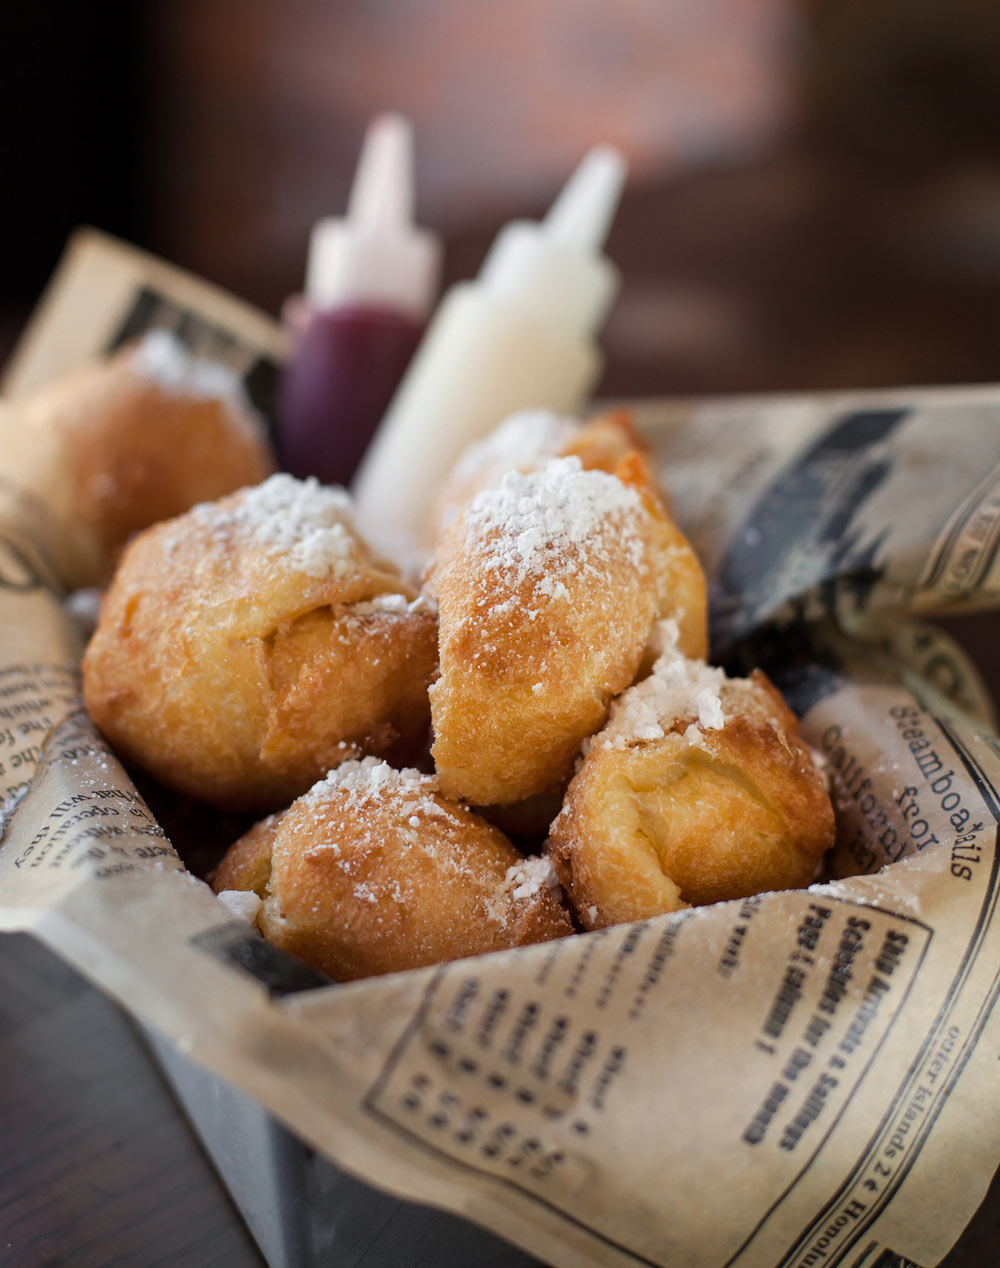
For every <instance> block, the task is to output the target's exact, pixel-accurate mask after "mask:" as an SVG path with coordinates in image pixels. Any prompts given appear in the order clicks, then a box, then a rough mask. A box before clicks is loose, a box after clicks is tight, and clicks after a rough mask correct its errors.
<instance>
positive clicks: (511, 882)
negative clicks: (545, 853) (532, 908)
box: [503, 858, 562, 900]
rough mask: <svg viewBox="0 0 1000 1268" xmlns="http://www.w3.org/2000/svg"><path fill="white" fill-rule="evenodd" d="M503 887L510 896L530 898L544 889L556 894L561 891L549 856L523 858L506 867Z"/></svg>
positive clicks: (523, 898)
mask: <svg viewBox="0 0 1000 1268" xmlns="http://www.w3.org/2000/svg"><path fill="white" fill-rule="evenodd" d="M503 888H504V889H505V890H508V891H509V892H510V896H511V898H516V899H521V900H530V899H533V898H537V897H538V896H539V894H542V893H544V891H545V890H546V889H548V890H549V891H551V893H552V894H554V895H556V896H558V895H560V894H561V893H562V888H561V886H560V884H559V878H558V877H557V876H556V870H555V868H554V867H553V866H552V860H551V859H549V858H525V859H522V860H521V862H520V863H514V864H513V865H512V866H511V867H508V868H507V874H506V876H505V877H504V882H503Z"/></svg>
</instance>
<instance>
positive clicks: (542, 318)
mask: <svg viewBox="0 0 1000 1268" xmlns="http://www.w3.org/2000/svg"><path fill="white" fill-rule="evenodd" d="M624 180H625V160H624V158H623V156H622V155H621V153H620V152H619V151H618V150H616V149H613V148H611V147H610V146H597V147H595V148H594V149H592V150H590V151H589V153H588V154H586V155H585V157H584V159H583V161H582V162H581V163H580V165H579V167H578V168H577V169H576V171H575V172H574V173H573V175H572V176H571V177H570V179H569V181H568V183H567V184H566V186H565V187H564V189H563V190H562V192H561V193H560V195H559V197H558V198H557V199H556V201H555V203H553V205H552V207H551V208H550V210H549V213H548V215H547V216H546V218H545V219H544V220H543V221H542V222H541V223H535V222H533V221H527V220H514V221H511V223H510V224H508V225H506V226H505V227H504V228H503V229H502V230H501V232H500V233H499V235H498V236H497V238H496V241H495V242H494V243H493V246H492V247H491V248H490V251H489V253H488V254H487V256H486V259H485V260H484V261H483V265H482V268H481V269H480V271H479V276H478V277H477V278H475V279H474V280H473V281H469V282H459V283H458V284H457V285H455V286H453V287H452V288H451V290H450V291H449V292H448V294H447V295H446V296H445V298H444V300H443V301H442V303H441V306H440V308H439V309H438V311H437V313H436V315H435V316H434V318H433V320H432V322H431V325H430V328H429V329H428V331H427V334H426V335H425V336H424V339H423V342H422V343H421V344H420V347H419V348H418V350H417V354H416V356H415V357H414V359H413V362H412V363H411V365H410V368H409V371H408V372H407V374H406V376H405V377H404V379H403V381H402V383H401V384H400V386H399V389H398V391H397V392H396V395H395V396H394V397H393V400H392V403H391V405H390V406H389V410H388V412H387V413H386V415H385V418H384V419H383V420H382V423H381V426H380V427H379V429H378V431H377V433H376V435H375V439H374V441H373V442H372V445H371V447H370V448H369V450H368V452H367V454H366V455H365V458H364V460H363V462H362V464H361V467H360V469H359V471H358V474H357V476H356V478H355V481H354V485H353V492H354V495H355V498H356V500H357V510H358V522H359V526H360V527H361V530H362V532H364V533H365V534H366V535H367V536H368V537H369V538H370V539H371V540H372V541H374V542H375V543H377V544H378V545H379V546H381V547H382V548H383V549H386V550H390V551H391V550H396V551H400V550H403V551H405V550H406V549H407V547H408V546H409V547H412V545H413V544H414V543H415V542H416V541H417V540H418V539H419V537H420V535H421V533H422V532H423V530H424V528H425V523H426V520H427V517H428V514H429V508H430V506H431V504H432V501H433V498H434V495H435V492H436V490H437V489H438V488H439V487H440V486H441V483H442V481H443V479H444V477H445V475H446V474H447V473H448V471H449V470H450V469H451V467H452V465H453V464H454V462H455V461H456V459H457V458H458V456H459V455H460V454H461V452H462V451H463V450H464V449H465V448H466V446H467V445H469V444H471V443H472V442H473V441H476V440H479V439H481V438H482V437H483V436H485V435H486V434H487V433H488V432H489V431H490V430H491V429H492V428H493V427H494V426H496V424H497V423H499V422H501V421H502V420H503V419H504V418H506V417H507V415H508V414H512V413H514V412H515V411H516V410H521V409H528V408H539V409H549V410H553V411H555V412H557V413H564V414H572V413H575V412H577V411H578V410H579V408H580V406H581V405H582V403H583V401H584V400H585V398H586V396H587V394H588V393H589V392H590V390H591V389H592V388H593V386H594V383H595V382H596V381H597V377H598V375H599V373H600V369H601V363H602V362H601V355H600V352H599V351H598V348H597V346H596V343H595V335H596V333H597V331H598V329H599V328H600V326H601V324H602V323H603V321H604V318H605V316H606V315H607V312H608V309H609V308H610V306H611V304H612V302H613V300H614V298H615V295H616V294H617V290H618V285H619V276H618V271H617V269H615V267H614V265H612V264H611V262H610V261H609V260H608V259H607V258H606V257H605V256H604V255H602V254H601V247H602V245H603V243H604V240H605V238H606V237H607V232H608V229H609V227H610V224H611V219H612V216H613V215H614V212H615V209H616V207H617V205H618V199H619V197H620V194H621V189H622V185H623V184H624Z"/></svg>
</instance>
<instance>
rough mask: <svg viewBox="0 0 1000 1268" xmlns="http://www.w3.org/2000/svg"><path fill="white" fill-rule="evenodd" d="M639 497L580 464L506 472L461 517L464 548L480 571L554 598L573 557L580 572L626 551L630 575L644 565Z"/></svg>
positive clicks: (568, 461)
mask: <svg viewBox="0 0 1000 1268" xmlns="http://www.w3.org/2000/svg"><path fill="white" fill-rule="evenodd" d="M643 514H644V511H643V506H642V501H641V499H640V497H639V495H638V493H637V492H636V491H635V490H634V489H632V488H629V487H627V486H626V485H624V484H623V483H622V482H621V481H620V480H618V479H617V478H616V477H615V476H612V475H608V473H607V472H605V471H584V470H583V466H582V463H581V462H580V459H579V458H575V457H574V458H556V459H553V460H551V461H550V462H547V463H546V464H545V465H544V466H543V467H541V468H540V469H539V470H538V471H534V472H530V473H528V474H524V473H522V472H520V471H511V472H508V473H507V475H506V476H504V478H503V481H502V482H501V484H500V485H499V487H498V488H496V489H486V490H483V491H482V492H480V493H479V494H477V495H476V497H475V498H474V499H473V501H472V502H471V503H470V505H469V507H468V508H467V510H466V526H467V532H468V540H469V544H470V545H471V546H472V548H473V549H474V550H475V551H476V553H478V554H479V555H480V557H481V558H482V561H483V565H484V567H486V568H488V569H495V570H501V571H503V572H505V573H507V574H509V575H510V576H511V578H512V580H513V581H514V582H515V584H520V583H521V582H523V581H525V580H527V579H529V578H531V579H533V580H534V581H535V583H536V586H538V587H539V588H540V589H541V590H542V592H543V593H546V594H548V595H549V596H553V595H555V594H556V593H558V591H557V587H558V586H559V585H560V584H561V582H559V580H558V578H556V577H554V576H553V575H552V570H553V569H554V568H558V567H563V568H565V566H566V560H567V556H568V555H576V556H577V559H576V561H575V562H576V564H577V569H578V570H585V569H586V568H587V567H588V566H589V565H590V563H591V562H592V561H593V560H596V559H607V558H610V557H612V556H613V554H614V553H616V552H617V551H619V550H621V549H624V552H625V555H626V558H627V559H628V561H629V563H630V564H631V565H632V566H633V567H636V568H638V567H640V566H641V564H642V562H643V558H644V542H643V537H642V533H641V522H642V516H643Z"/></svg>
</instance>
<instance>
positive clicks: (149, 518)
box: [14, 330, 274, 585]
mask: <svg viewBox="0 0 1000 1268" xmlns="http://www.w3.org/2000/svg"><path fill="white" fill-rule="evenodd" d="M15 421H16V425H17V427H18V428H19V429H20V430H22V431H23V432H24V434H25V442H26V443H25V444H24V445H19V446H18V447H17V450H16V453H17V454H18V455H19V456H20V457H23V465H25V466H26V468H28V469H26V470H25V472H24V473H22V474H23V475H24V477H25V478H26V479H27V481H28V483H29V484H30V485H32V486H33V487H35V488H36V492H38V493H39V494H40V495H42V496H43V497H45V498H49V497H52V498H53V499H54V500H55V502H56V505H58V507H59V509H60V510H61V511H64V512H65V513H66V514H67V515H69V517H70V518H71V519H72V520H74V521H75V523H76V524H77V525H78V526H79V530H80V531H83V532H85V533H90V534H93V536H94V538H95V539H96V541H97V542H98V543H99V545H100V548H101V549H102V550H103V552H104V554H105V557H106V559H107V560H108V561H110V560H113V559H114V557H115V556H116V554H117V552H118V551H119V550H120V549H121V547H122V546H124V544H125V542H126V541H127V540H128V538H129V537H130V536H131V535H132V534H133V533H136V532H139V531H140V530H141V529H144V528H147V527H148V526H149V525H151V524H155V523H157V522H159V521H160V520H165V519H168V518H170V517H171V516H174V515H179V514H181V513H182V512H183V511H186V510H187V509H188V508H189V507H191V506H194V505H195V504H196V503H198V502H202V501H207V500H209V499H212V498H219V497H222V496H224V495H225V494H227V493H231V492H233V491H234V490H235V489H239V488H242V487H243V486H244V485H250V484H257V483H259V482H260V481H261V480H264V479H266V477H267V476H268V475H270V474H271V472H272V471H273V470H274V461H273V459H272V457H271V455H270V451H269V449H268V446H267V439H266V434H265V430H264V424H263V421H262V419H261V418H260V417H259V415H258V414H257V413H256V411H255V410H254V409H253V407H252V406H251V404H250V401H249V399H248V398H247V396H246V394H245V393H244V392H243V389H242V387H241V385H240V381H239V379H238V378H237V376H236V374H235V373H233V372H232V371H231V370H228V369H226V368H225V367H223V366H221V365H218V364H216V363H214V362H210V361H206V360H202V359H199V358H197V357H193V356H192V355H191V354H190V353H189V352H188V351H187V349H186V348H185V347H184V345H183V344H181V343H180V341H179V340H177V339H176V338H175V337H174V336H173V335H171V334H169V333H168V332H166V331H163V330H156V331H151V332H150V333H149V334H147V335H146V336H145V337H144V338H143V339H142V340H140V341H139V342H138V343H136V344H131V345H128V346H126V347H124V348H122V349H121V350H120V351H118V352H116V353H115V354H114V355H113V356H111V357H109V358H108V359H107V360H105V361H94V362H91V363H88V364H87V365H84V366H81V367H80V368H79V369H77V370H74V371H73V372H72V373H70V374H68V375H66V376H64V377H62V378H60V379H58V380H56V381H54V382H52V383H51V384H47V385H46V386H45V387H43V388H41V389H39V390H38V391H37V392H35V393H34V394H33V395H32V396H31V397H29V398H27V399H26V400H25V401H24V402H23V403H19V404H18V406H17V407H16V420H15ZM22 451H23V453H22ZM19 461H20V459H19ZM14 474H17V472H14ZM102 579H103V578H101V577H100V576H97V575H92V576H83V577H78V578H72V580H73V581H74V582H75V583H77V584H81V585H86V584H94V583H96V582H97V581H100V580H102Z"/></svg>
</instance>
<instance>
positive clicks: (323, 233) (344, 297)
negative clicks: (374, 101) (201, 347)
mask: <svg viewBox="0 0 1000 1268" xmlns="http://www.w3.org/2000/svg"><path fill="white" fill-rule="evenodd" d="M440 261H441V246H440V242H439V240H438V238H437V237H436V236H435V235H433V234H431V233H429V232H428V231H427V230H426V229H420V228H418V227H417V226H416V225H414V223H413V142H412V134H411V128H410V124H409V122H408V121H407V120H406V119H404V118H403V117H402V116H401V115H393V114H388V115H382V116H380V117H379V118H377V119H376V120H375V121H374V122H373V123H372V125H371V126H370V127H369V129H368V131H367V133H366V135H365V142H364V146H363V148H362V151H361V158H360V161H359V163H358V168H357V172H356V174H355V177H354V183H353V186H352V188H351V195H350V201H349V203H348V208H347V215H346V216H345V217H343V218H335V217H329V218H327V219H323V220H320V221H318V222H317V223H316V225H315V226H314V227H313V231H312V236H311V239H310V243H309V260H308V265H307V269H306V287H305V297H304V299H301V298H297V299H293V300H292V301H290V302H289V304H287V305H286V309H285V320H286V323H287V324H288V325H290V326H291V327H292V336H293V343H294V349H293V352H292V355H291V357H290V359H289V361H288V364H287V365H286V367H285V370H284V373H283V375H282V381H281V387H280V393H279V401H278V456H279V459H280V461H281V463H282V465H283V466H284V467H285V468H286V470H288V471H290V472H291V473H292V474H293V475H296V476H309V475H314V476H317V477H318V478H319V479H320V480H322V481H323V482H324V483H328V484H347V483H348V482H349V481H350V479H351V477H352V476H353V474H354V472H355V469H356V468H357V465H358V463H359V461H360V459H361V455H362V454H363V453H364V451H365V449H366V448H367V446H368V442H369V441H370V440H371V437H372V434H373V433H374V431H375V429H376V427H378V424H379V421H380V420H381V418H382V416H383V414H384V413H385V411H386V407H387V406H388V404H389V402H390V400H391V399H392V395H393V393H394V392H395V390H396V387H397V385H398V384H399V381H400V379H401V378H402V376H403V373H404V372H405V370H406V367H407V365H408V364H409V362H410V359H411V357H412V356H413V353H414V351H415V350H416V347H417V344H418V343H419V342H420V338H421V336H422V335H423V332H424V326H425V324H426V321H427V317H428V315H429V313H430V309H431V305H432V303H433V300H434V296H435V294H436V292H437V285H438V276H439V273H440Z"/></svg>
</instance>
